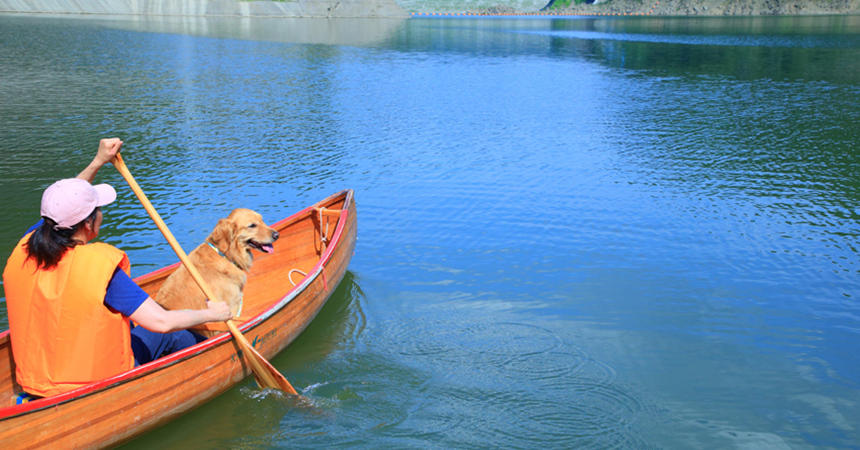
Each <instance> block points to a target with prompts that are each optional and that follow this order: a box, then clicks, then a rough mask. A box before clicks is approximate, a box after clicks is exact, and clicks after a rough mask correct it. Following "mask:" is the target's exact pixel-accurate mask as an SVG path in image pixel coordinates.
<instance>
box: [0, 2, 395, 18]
mask: <svg viewBox="0 0 860 450" xmlns="http://www.w3.org/2000/svg"><path fill="white" fill-rule="evenodd" d="M4 12H5V13H28V14H38V13H42V14H110V15H116V14H119V15H125V14H130V15H160V16H238V17H260V16H262V17H329V18H334V17H338V18H340V17H407V16H408V15H409V14H408V13H407V12H406V11H404V10H403V8H401V7H400V6H398V5H397V3H396V2H395V0H292V1H240V0H0V13H4Z"/></svg>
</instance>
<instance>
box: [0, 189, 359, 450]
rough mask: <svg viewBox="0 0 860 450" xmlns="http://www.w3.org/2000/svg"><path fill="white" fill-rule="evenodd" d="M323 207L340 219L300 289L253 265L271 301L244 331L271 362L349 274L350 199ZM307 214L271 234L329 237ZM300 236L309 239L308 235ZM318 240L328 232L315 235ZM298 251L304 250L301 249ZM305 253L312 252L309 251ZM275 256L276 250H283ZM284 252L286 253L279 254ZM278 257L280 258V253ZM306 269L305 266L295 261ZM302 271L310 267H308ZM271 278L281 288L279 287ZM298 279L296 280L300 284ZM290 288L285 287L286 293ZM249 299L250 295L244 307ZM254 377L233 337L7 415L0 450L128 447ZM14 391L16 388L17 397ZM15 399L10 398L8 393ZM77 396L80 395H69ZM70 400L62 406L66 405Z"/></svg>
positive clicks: (0, 359)
mask: <svg viewBox="0 0 860 450" xmlns="http://www.w3.org/2000/svg"><path fill="white" fill-rule="evenodd" d="M317 206H326V207H327V208H331V209H341V212H340V213H339V215H338V216H337V222H336V225H332V226H333V228H334V231H333V232H332V231H329V232H328V233H329V234H330V236H328V237H329V242H328V243H327V245H322V244H318V243H313V245H315V246H316V247H317V248H316V252H318V253H319V256H318V258H317V261H316V263H315V264H313V267H311V268H310V269H309V270H308V269H307V268H305V269H302V270H303V271H306V272H307V276H305V277H304V278H303V279H302V280H301V281H300V282H298V285H297V286H296V287H295V288H293V286H292V285H291V284H290V281H288V279H287V278H288V277H284V276H283V275H284V274H285V273H286V272H284V270H283V267H280V268H279V267H278V266H279V264H281V262H280V261H279V260H278V259H277V258H274V257H270V258H260V259H258V261H255V264H254V268H253V269H252V271H251V274H250V275H249V282H248V286H249V287H251V286H252V282H253V281H254V280H255V279H258V280H263V279H265V280H269V282H266V283H256V284H253V286H255V288H254V289H253V291H254V292H253V294H254V295H256V296H258V297H262V298H266V299H271V300H267V301H266V303H265V306H264V307H260V308H257V310H259V311H260V312H259V313H257V314H255V315H254V316H249V317H251V318H250V319H249V320H247V321H246V322H244V323H243V324H241V326H240V327H239V329H240V330H241V331H242V333H243V334H244V335H245V336H246V337H247V339H248V341H249V342H251V343H252V345H253V346H254V347H255V348H256V349H257V350H258V351H259V352H260V353H261V354H262V355H263V356H265V357H266V358H267V359H270V358H271V357H273V356H274V355H276V354H277V353H278V352H280V351H281V350H283V349H284V348H285V347H286V346H287V345H289V344H290V343H291V342H292V341H293V340H295V338H296V337H298V335H299V334H301V332H302V331H303V330H304V329H305V328H306V327H307V326H308V324H310V322H311V321H312V320H313V318H314V317H316V315H317V313H318V312H319V311H320V309H321V308H322V307H323V305H324V304H325V302H326V301H327V300H328V298H329V297H330V296H331V294H332V293H333V292H334V289H335V288H336V287H337V285H338V284H339V283H340V281H341V279H342V278H343V276H344V274H345V273H346V269H347V265H348V264H349V260H350V258H351V257H352V254H353V251H354V248H355V240H356V214H355V202H354V201H353V193H352V191H344V192H341V193H339V194H336V195H334V196H331V197H329V198H327V199H326V200H323V201H322V202H319V203H318V204H317V205H314V207H317ZM314 207H309V208H307V209H305V210H303V211H301V212H299V213H297V214H295V215H293V216H291V217H290V218H287V219H284V220H283V221H281V222H278V223H276V224H274V225H272V226H273V228H275V229H278V230H279V232H281V234H282V239H286V241H289V239H290V237H291V234H292V235H301V236H302V238H306V237H307V236H308V230H307V229H306V228H307V224H304V225H303V227H299V226H297V225H296V224H297V223H299V221H305V222H309V223H311V224H312V226H313V227H315V228H317V229H318V228H321V227H320V224H319V223H318V222H320V221H322V222H323V223H325V222H326V221H327V219H326V218H322V219H320V217H322V215H320V214H318V211H317V210H315V209H314ZM300 228H301V229H300ZM311 234H313V235H314V236H319V234H320V232H319V231H317V232H315V233H314V232H313V230H311ZM294 245H299V244H294ZM301 245H307V244H301ZM276 249H277V247H276ZM278 251H279V250H278ZM278 251H276V254H277V253H278ZM295 263H296V264H299V265H301V264H302V262H301V261H298V260H297V261H295ZM303 264H305V265H307V264H310V263H309V262H307V261H305V262H304V263H303ZM175 267H176V265H173V266H171V267H168V268H165V269H162V270H159V271H156V272H153V273H152V274H148V275H144V276H142V277H140V278H138V279H136V280H135V281H136V282H138V284H140V285H141V286H142V287H143V288H144V289H145V290H147V292H149V293H150V295H151V294H152V293H154V292H155V291H156V290H157V288H158V287H159V286H160V285H161V282H163V280H164V278H166V277H167V276H168V275H169V274H170V272H171V271H172V270H174V269H175ZM272 277H277V278H278V279H275V280H272V279H271V278H272ZM301 278H302V276H301V275H295V274H293V279H294V280H296V279H301ZM284 285H286V287H285V286H284ZM248 300H249V292H247V289H246V303H247V302H248ZM250 373H251V370H250V368H249V367H248V366H247V365H246V363H245V360H244V358H242V357H241V354H240V353H239V349H238V347H237V346H236V344H235V342H234V341H233V339H232V337H231V336H230V334H229V333H222V334H220V335H218V336H216V337H213V338H211V339H209V340H207V341H204V342H202V343H200V344H198V345H195V346H193V347H190V348H187V349H185V350H182V351H180V352H177V353H174V354H172V355H169V356H167V357H165V358H162V359H159V360H156V361H153V362H152V363H149V364H145V365H143V366H140V367H137V368H135V369H134V370H132V371H130V372H126V373H123V374H120V375H118V376H116V377H113V378H110V379H108V380H104V381H101V382H99V383H95V384H92V385H89V386H85V387H82V388H80V389H77V390H75V391H72V392H70V393H66V394H63V395H61V396H57V397H56V398H47V399H41V400H37V401H33V402H31V403H29V404H25V405H20V406H17V407H6V408H2V409H0V448H35V447H45V446H51V447H57V446H60V447H76V448H78V447H101V446H107V445H111V444H116V443H119V442H122V441H125V440H128V439H130V438H132V437H134V436H136V435H138V434H140V433H142V432H144V431H146V430H149V429H152V428H154V427H156V426H158V425H160V424H162V423H165V422H168V421H170V420H171V419H173V418H175V417H177V416H179V415H181V414H183V413H185V412H187V411H188V410H190V409H192V408H195V407H197V406H199V405H200V404H202V403H204V402H206V401H207V400H209V399H212V398H214V397H216V396H217V395H219V394H221V393H223V392H224V391H226V390H227V389H229V388H231V387H232V386H234V385H235V384H236V383H238V382H239V381H241V380H243V379H244V378H245V377H247V376H248V375H249V374H250ZM0 377H5V378H6V379H2V378H0V389H2V387H4V386H9V385H14V362H13V361H12V358H11V348H10V344H9V335H8V332H4V333H3V334H2V335H0ZM13 389H14V387H13ZM7 392H9V390H8V389H7ZM70 394H72V395H70ZM60 397H62V398H60Z"/></svg>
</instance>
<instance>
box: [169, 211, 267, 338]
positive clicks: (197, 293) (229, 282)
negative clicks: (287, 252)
mask: <svg viewBox="0 0 860 450" xmlns="http://www.w3.org/2000/svg"><path fill="white" fill-rule="evenodd" d="M277 239H278V232H277V231H275V230H274V229H272V228H271V227H269V226H268V225H266V224H265V223H264V222H263V217H262V216H261V215H260V214H258V213H256V212H254V211H252V210H250V209H244V208H237V209H234V210H233V212H231V213H230V215H229V216H227V217H226V218H224V219H220V220H219V221H218V224H217V225H215V229H214V230H212V233H211V234H210V235H209V237H207V238H206V242H204V243H202V244H200V245H199V246H197V248H195V249H194V250H193V251H192V252H191V253H189V254H188V257H189V259H190V260H191V263H192V264H194V267H196V268H197V271H198V272H200V275H202V276H203V279H204V280H205V281H206V282H207V283H208V284H209V286H210V287H211V289H212V291H213V293H214V294H215V296H216V297H217V298H216V299H214V300H218V301H222V302H225V303H227V304H228V305H230V310H231V311H233V315H234V316H238V315H239V314H240V313H241V311H242V290H243V289H244V287H245V281H246V280H247V278H248V275H247V272H248V270H250V269H251V264H253V262H254V257H253V255H252V254H251V250H252V249H255V250H259V251H264V252H267V253H271V252H272V251H274V249H273V248H272V244H273V243H274V242H275V241H276V240H277ZM210 243H211V244H212V245H214V246H215V247H216V248H217V249H218V250H216V249H215V248H212V246H211V245H209V244H210ZM218 251H220V252H221V254H219V252H218ZM222 254H223V255H222ZM155 301H156V302H158V303H159V304H160V305H161V306H162V307H164V308H165V309H174V310H176V309H206V297H205V296H204V295H203V291H201V290H200V288H199V287H198V286H197V283H195V282H194V279H193V278H192V277H191V275H190V274H189V273H188V270H186V269H185V267H184V266H182V265H180V266H179V268H178V269H176V271H175V272H173V273H172V274H171V275H170V276H169V277H168V278H167V280H165V281H164V285H162V286H161V289H159V291H158V294H157V295H156V297H155ZM195 331H198V332H199V333H201V334H204V335H207V336H210V337H211V336H213V335H215V334H217V332H212V331H201V330H199V329H198V330H195Z"/></svg>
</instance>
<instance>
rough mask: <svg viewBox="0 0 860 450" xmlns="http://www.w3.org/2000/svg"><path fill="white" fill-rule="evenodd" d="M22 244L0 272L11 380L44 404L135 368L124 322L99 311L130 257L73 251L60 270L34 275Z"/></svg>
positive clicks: (103, 250)
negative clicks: (115, 275) (12, 370)
mask: <svg viewBox="0 0 860 450" xmlns="http://www.w3.org/2000/svg"><path fill="white" fill-rule="evenodd" d="M29 237H30V235H29V234H28V235H27V236H24V238H23V239H21V241H20V242H18V245H16V246H15V249H14V250H13V251H12V255H11V256H10V257H9V260H8V262H7V263H6V269H5V270H4V271H3V285H4V287H5V289H6V308H7V310H8V314H9V330H10V335H11V339H12V354H13V356H14V358H15V365H16V366H17V367H16V369H15V377H16V379H17V381H18V384H20V385H21V387H23V388H24V390H26V391H27V392H29V393H31V394H35V395H41V396H43V397H47V396H50V395H57V394H61V393H63V392H67V391H70V390H73V389H76V388H78V387H80V386H84V385H86V384H90V383H92V382H94V381H98V380H101V379H104V378H108V377H111V376H113V375H116V374H119V373H121V372H124V371H127V370H130V369H132V368H133V367H134V354H133V353H132V350H131V336H130V325H129V319H128V318H127V317H123V316H122V314H119V313H115V312H112V311H111V310H110V309H108V308H107V306H105V304H104V299H105V292H106V291H107V286H108V283H109V282H110V279H111V277H112V276H113V273H114V271H115V270H116V268H117V267H120V268H122V270H124V271H125V272H126V273H128V272H129V262H128V257H127V256H126V255H125V253H123V252H122V251H121V250H119V249H117V248H116V247H113V246H111V245H108V244H104V243H100V242H99V243H93V244H86V245H78V246H76V247H74V248H71V249H69V250H67V251H66V253H65V255H63V258H62V259H61V260H60V262H59V264H57V266H55V267H53V268H51V269H49V270H45V269H38V268H37V267H36V262H35V260H34V259H32V258H27V251H26V247H25V244H26V242H27V239H29Z"/></svg>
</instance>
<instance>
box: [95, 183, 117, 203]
mask: <svg viewBox="0 0 860 450" xmlns="http://www.w3.org/2000/svg"><path fill="white" fill-rule="evenodd" d="M93 188H94V189H95V190H96V195H97V196H98V204H97V205H96V206H105V205H107V204H109V203H113V201H114V200H116V190H114V188H113V186H111V185H109V184H97V185H95V186H93Z"/></svg>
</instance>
